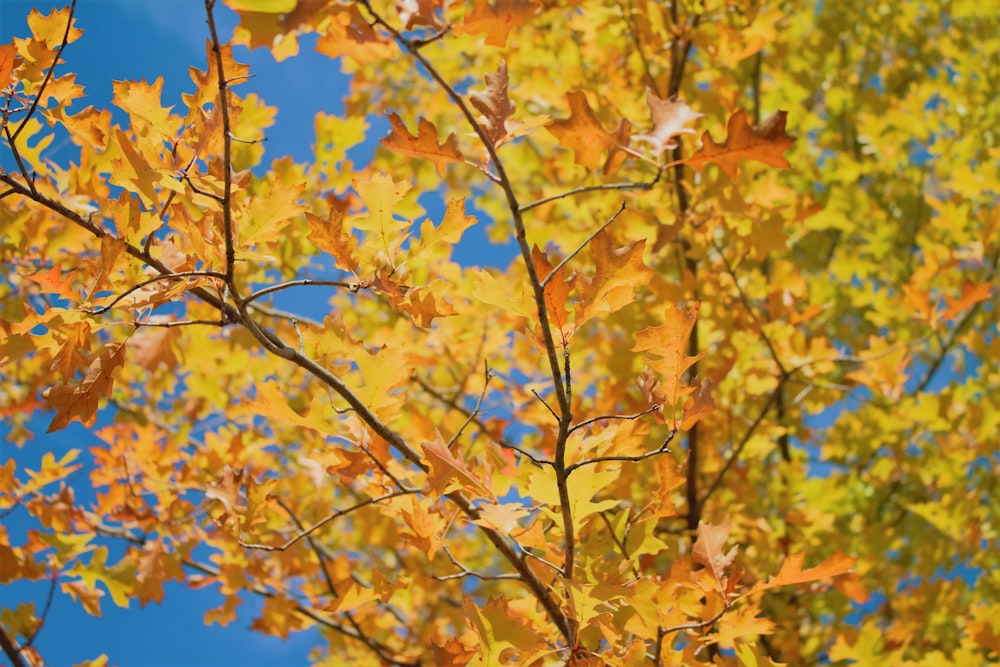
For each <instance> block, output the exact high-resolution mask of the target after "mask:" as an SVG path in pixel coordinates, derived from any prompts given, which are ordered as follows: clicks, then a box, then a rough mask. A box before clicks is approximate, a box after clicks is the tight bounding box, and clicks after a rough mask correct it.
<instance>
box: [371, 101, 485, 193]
mask: <svg viewBox="0 0 1000 667" xmlns="http://www.w3.org/2000/svg"><path fill="white" fill-rule="evenodd" d="M388 118H389V124H390V125H392V131H391V132H390V133H389V135H388V136H387V137H385V138H384V139H382V145H383V146H385V147H386V148H388V149H389V150H393V151H396V152H397V153H402V154H403V155H410V156H412V157H420V158H427V159H429V160H432V161H433V162H434V166H435V167H436V168H437V172H438V176H440V177H441V178H444V175H445V171H446V170H447V166H448V163H449V162H462V161H463V160H464V159H465V158H464V157H463V156H462V152H461V151H459V150H458V139H457V138H456V137H455V133H454V132H452V133H451V134H449V135H448V138H447V139H445V141H444V143H443V144H442V143H438V131H437V128H436V127H434V123H432V122H430V121H429V120H427V119H426V118H424V117H423V116H421V117H420V120H419V121H418V124H417V136H413V135H412V134H410V133H409V131H408V130H407V129H406V125H404V124H403V121H402V120H401V119H400V118H399V116H398V115H397V114H394V113H390V114H389V116H388Z"/></svg>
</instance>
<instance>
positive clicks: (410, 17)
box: [392, 0, 444, 30]
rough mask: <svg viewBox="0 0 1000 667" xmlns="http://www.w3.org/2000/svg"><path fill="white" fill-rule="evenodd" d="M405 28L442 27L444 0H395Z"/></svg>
mask: <svg viewBox="0 0 1000 667" xmlns="http://www.w3.org/2000/svg"><path fill="white" fill-rule="evenodd" d="M392 4H393V5H395V6H396V11H397V12H398V13H399V18H400V20H401V21H402V22H403V29H404V30H412V29H413V28H416V27H418V26H426V27H429V28H440V27H441V19H440V18H439V17H438V13H439V12H443V11H444V6H443V5H444V3H443V2H442V0H393V3H392Z"/></svg>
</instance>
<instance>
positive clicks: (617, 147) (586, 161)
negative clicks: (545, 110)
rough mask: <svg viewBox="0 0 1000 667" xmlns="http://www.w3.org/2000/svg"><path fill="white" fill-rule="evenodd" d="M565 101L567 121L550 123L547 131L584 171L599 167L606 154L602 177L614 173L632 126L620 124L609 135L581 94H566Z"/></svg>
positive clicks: (580, 92) (624, 123) (623, 154)
mask: <svg viewBox="0 0 1000 667" xmlns="http://www.w3.org/2000/svg"><path fill="white" fill-rule="evenodd" d="M566 100H567V101H568V102H569V110H570V117H569V119H567V120H556V121H553V122H552V123H550V124H549V125H547V126H546V129H547V130H548V131H549V132H551V133H552V134H553V135H554V136H555V138H556V139H558V140H559V145H560V146H565V147H566V148H570V149H572V150H573V161H574V162H575V163H576V164H578V165H581V166H583V167H586V168H587V169H596V168H597V167H598V166H600V163H601V158H602V157H603V156H604V154H605V152H607V154H608V158H607V160H606V161H605V163H604V173H605V174H611V173H614V171H615V170H616V169H617V168H618V166H619V165H620V164H621V162H622V161H623V160H624V159H625V157H626V156H625V153H624V152H622V150H621V147H622V146H627V145H628V141H629V133H630V132H631V127H632V126H631V124H630V123H629V122H628V121H627V120H622V121H621V122H620V123H619V125H618V129H617V130H616V131H615V132H609V131H607V130H606V129H604V126H603V125H601V122H600V121H599V120H598V119H597V116H595V115H594V112H593V110H592V109H591V108H590V104H589V103H588V102H587V95H586V94H585V93H584V92H583V91H582V90H574V91H572V92H569V93H566Z"/></svg>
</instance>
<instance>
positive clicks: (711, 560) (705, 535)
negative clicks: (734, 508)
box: [692, 516, 739, 588]
mask: <svg viewBox="0 0 1000 667" xmlns="http://www.w3.org/2000/svg"><path fill="white" fill-rule="evenodd" d="M730 525H731V524H730V521H729V517H728V516H727V517H726V519H725V520H724V521H723V522H722V523H721V524H719V525H718V526H713V525H711V524H708V523H705V522H704V521H699V522H698V539H697V540H695V543H694V547H693V548H692V555H693V556H694V561H695V562H696V563H700V564H702V565H704V566H705V567H706V568H708V570H709V571H710V572H711V573H712V576H713V577H715V580H716V581H717V582H719V584H720V585H721V586H722V587H723V588H724V587H725V581H726V570H727V569H728V568H729V566H730V565H732V563H733V559H735V558H736V552H737V550H738V549H739V547H733V548H732V549H730V550H729V552H728V553H726V552H723V548H725V546H726V540H727V539H729V529H730Z"/></svg>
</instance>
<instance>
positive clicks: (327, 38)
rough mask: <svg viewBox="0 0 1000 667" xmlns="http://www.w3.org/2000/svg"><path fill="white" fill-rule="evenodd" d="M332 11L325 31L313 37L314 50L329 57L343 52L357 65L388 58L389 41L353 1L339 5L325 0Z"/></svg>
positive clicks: (389, 56) (389, 50) (343, 54)
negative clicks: (373, 26)
mask: <svg viewBox="0 0 1000 667" xmlns="http://www.w3.org/2000/svg"><path fill="white" fill-rule="evenodd" d="M328 6H329V7H332V8H333V11H335V14H334V15H333V20H331V21H328V22H327V23H326V25H327V33H326V34H325V35H323V36H322V37H320V38H319V39H318V40H317V41H316V47H315V48H316V51H317V52H319V53H323V54H326V55H328V56H330V57H331V58H337V57H339V56H347V57H349V58H352V59H353V60H354V61H355V62H357V63H358V64H359V65H365V64H368V63H371V62H377V61H378V60H379V59H381V58H391V57H392V51H393V45H392V43H391V42H390V41H389V40H388V39H386V38H385V37H383V36H382V35H380V34H379V33H378V32H376V31H375V29H373V28H372V26H370V25H369V24H368V21H367V20H366V19H365V17H364V16H363V15H362V14H361V11H360V10H359V9H358V8H357V6H356V5H353V4H352V5H350V6H349V7H346V8H345V7H341V6H340V5H337V4H334V3H328Z"/></svg>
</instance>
